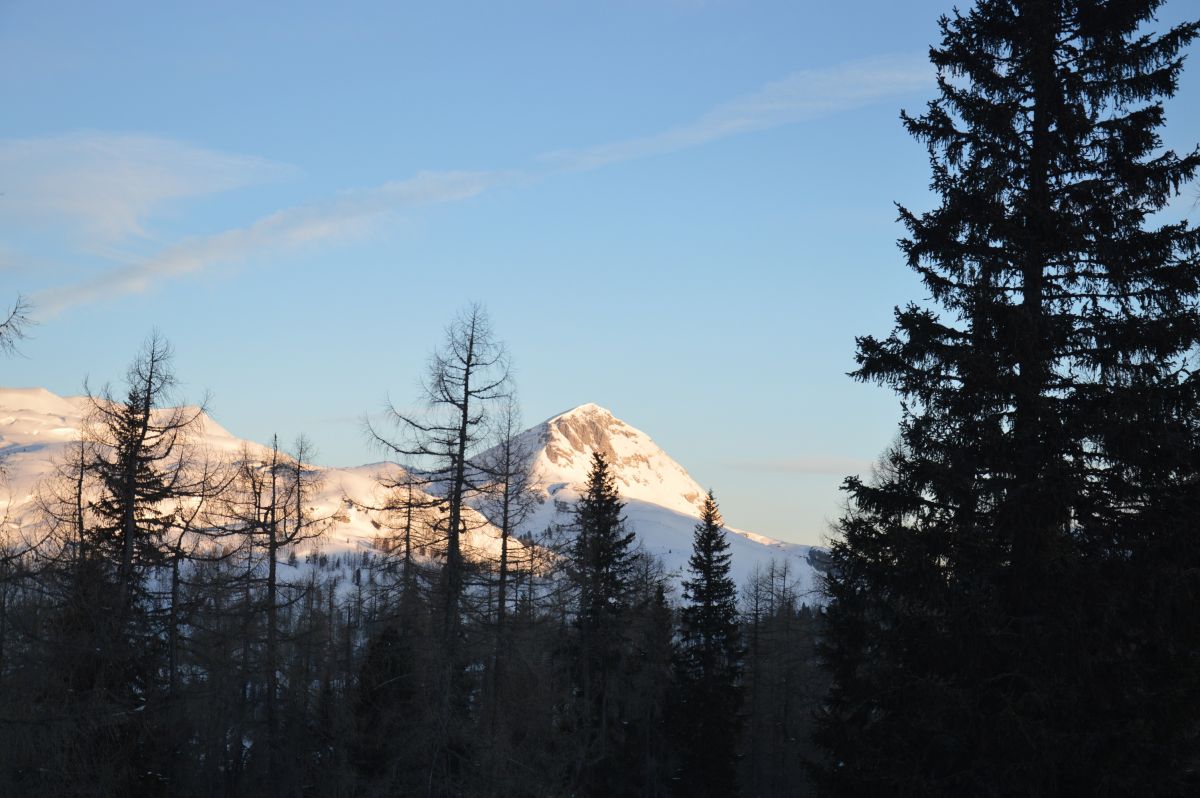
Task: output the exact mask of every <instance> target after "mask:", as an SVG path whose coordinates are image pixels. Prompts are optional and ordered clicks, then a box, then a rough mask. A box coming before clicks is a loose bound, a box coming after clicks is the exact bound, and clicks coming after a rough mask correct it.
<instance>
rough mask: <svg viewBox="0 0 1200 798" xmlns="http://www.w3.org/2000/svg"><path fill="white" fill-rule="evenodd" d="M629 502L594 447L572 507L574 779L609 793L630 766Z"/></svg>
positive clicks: (592, 791)
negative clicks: (625, 663) (623, 761)
mask: <svg viewBox="0 0 1200 798" xmlns="http://www.w3.org/2000/svg"><path fill="white" fill-rule="evenodd" d="M623 507H624V504H623V503H622V502H621V498H620V494H618V492H617V486H616V481H615V480H614V478H613V475H612V472H611V471H610V470H609V465H608V461H607V460H606V459H605V458H604V455H603V454H601V453H600V452H596V453H594V454H593V455H592V468H591V471H590V472H589V473H588V481H587V486H586V488H585V491H584V494H583V496H581V497H580V499H579V504H578V505H577V506H576V508H575V527H576V529H575V532H576V538H575V550H574V554H573V557H572V563H571V568H572V581H573V582H574V584H575V587H576V590H577V591H578V598H577V610H576V616H575V624H576V628H577V629H578V635H579V638H578V656H577V657H576V662H577V674H576V680H577V682H576V683H577V685H578V688H579V702H578V705H579V734H580V738H579V745H578V758H577V761H576V763H575V776H574V778H575V780H576V782H577V786H578V789H579V790H580V791H581V792H582V793H583V794H585V795H605V794H611V792H612V790H613V789H615V785H616V784H619V783H620V779H622V778H623V777H624V776H625V775H626V774H622V773H618V772H616V771H617V768H616V767H615V765H616V763H617V762H618V759H617V755H618V752H619V751H620V750H621V747H622V746H623V744H624V729H623V728H622V720H621V717H620V705H619V699H620V696H619V695H618V694H617V693H618V691H619V685H618V683H617V679H618V675H619V665H620V660H621V657H622V656H623V649H624V641H625V629H624V628H623V622H624V621H625V620H626V617H625V616H626V611H627V609H628V605H629V595H628V594H629V585H630V579H631V577H632V575H633V565H634V556H633V555H634V552H633V550H632V545H633V541H634V537H635V535H634V533H633V532H627V531H626V530H625V524H624V519H623V518H622V516H621V510H622V508H623Z"/></svg>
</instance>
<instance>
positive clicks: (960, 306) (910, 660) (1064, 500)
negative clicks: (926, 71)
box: [821, 0, 1200, 795]
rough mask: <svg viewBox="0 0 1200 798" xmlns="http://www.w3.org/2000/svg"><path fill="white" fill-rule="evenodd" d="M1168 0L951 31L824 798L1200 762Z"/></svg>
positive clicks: (863, 349)
mask: <svg viewBox="0 0 1200 798" xmlns="http://www.w3.org/2000/svg"><path fill="white" fill-rule="evenodd" d="M1159 5H1160V2H1158V0H1126V1H1125V2H1110V1H1108V0H980V2H979V3H978V4H977V5H976V7H975V8H973V9H972V10H970V11H969V12H967V13H963V14H960V13H958V12H955V13H954V14H953V15H952V16H950V17H944V18H943V19H942V20H941V32H942V43H941V45H940V46H939V47H935V48H933V49H932V50H931V59H932V61H933V63H934V64H935V65H936V67H937V69H938V89H939V92H938V96H937V98H936V99H934V100H933V101H932V102H931V103H930V104H929V107H928V110H927V111H926V113H925V114H923V115H921V116H919V117H910V116H907V115H905V116H904V117H903V118H904V123H905V125H906V127H907V128H908V130H909V131H910V132H911V133H912V134H913V135H914V136H915V137H917V138H918V139H920V140H922V141H923V142H925V143H926V144H927V145H928V148H929V153H930V160H931V163H932V169H933V182H932V187H933V189H934V190H935V191H936V192H937V193H938V194H939V195H940V197H941V202H940V205H939V206H938V207H936V208H935V209H934V210H932V211H929V212H927V213H924V214H921V215H917V214H914V213H911V212H909V211H907V210H904V209H901V219H902V221H903V222H904V224H905V226H906V227H907V229H908V237H907V238H906V239H904V240H903V241H902V242H901V246H902V248H903V250H904V251H905V253H906V255H907V259H908V263H909V266H910V267H911V268H913V269H915V270H916V271H917V272H918V273H919V274H920V276H921V278H922V280H923V281H924V283H925V285H926V287H927V289H928V290H929V292H930V295H931V296H932V299H933V301H934V302H935V303H936V307H920V306H917V305H908V306H907V307H905V308H903V309H898V310H897V312H896V327H895V330H894V332H893V333H892V335H891V336H890V337H889V338H887V339H886V340H882V341H881V340H876V339H874V338H871V337H864V338H860V339H859V341H858V364H859V368H858V370H857V371H856V372H855V374H854V376H855V377H856V378H858V379H860V380H866V381H874V382H879V383H882V384H885V385H888V386H890V387H892V388H894V389H895V390H896V391H897V393H898V394H899V395H900V396H901V397H902V399H903V402H904V404H903V407H904V416H903V420H902V422H901V427H900V439H899V442H898V444H897V445H896V446H895V447H894V448H893V449H892V451H890V452H889V453H888V454H887V456H886V458H885V460H884V462H883V463H882V467H881V468H880V469H879V473H878V474H877V476H876V479H875V480H874V481H872V482H870V483H868V482H864V481H860V480H858V479H850V480H848V481H847V485H846V487H847V490H848V492H849V495H850V509H849V512H848V513H847V515H846V517H845V518H844V519H843V520H842V522H841V534H842V539H841V540H840V541H839V542H838V543H836V544H835V545H834V547H833V552H832V570H831V573H830V578H829V580H828V593H829V597H830V599H831V602H832V603H831V605H830V608H829V613H828V620H829V628H828V636H827V646H826V650H825V656H826V662H827V665H828V667H829V668H830V671H831V674H832V676H833V678H834V688H833V691H832V693H831V696H830V699H829V701H828V704H827V706H828V712H827V714H826V716H825V718H824V723H823V728H822V732H821V739H822V741H823V742H824V744H825V746H826V747H827V748H828V750H829V752H830V754H831V757H830V762H831V766H830V768H829V769H828V770H827V771H826V772H825V773H824V779H825V785H826V787H827V788H828V789H829V792H830V793H831V794H855V795H861V794H867V793H869V794H882V793H906V794H923V795H939V794H954V795H964V794H972V795H977V794H1042V795H1045V794H1134V793H1137V794H1179V793H1185V792H1188V791H1194V790H1196V789H1197V784H1196V779H1197V773H1198V772H1200V771H1198V769H1197V764H1198V760H1197V751H1200V709H1198V707H1200V680H1198V674H1200V624H1198V623H1197V621H1196V617H1195V612H1194V607H1195V602H1196V597H1197V595H1198V583H1197V577H1196V576H1195V574H1196V573H1198V572H1200V571H1197V566H1200V543H1198V542H1197V539H1196V537H1195V530H1196V529H1198V528H1200V503H1198V502H1197V498H1196V495H1197V494H1196V484H1197V480H1198V479H1200V423H1198V420H1200V417H1198V408H1200V378H1198V377H1197V376H1196V375H1195V374H1194V373H1193V367H1194V360H1195V355H1196V352H1197V345H1198V343H1200V313H1198V312H1197V291H1198V288H1200V258H1198V257H1197V255H1198V250H1200V233H1198V232H1197V230H1196V229H1194V228H1192V227H1190V226H1189V225H1187V224H1186V223H1184V222H1177V223H1172V222H1169V221H1168V222H1165V223H1164V222H1160V221H1159V219H1160V218H1161V217H1157V216H1155V214H1158V213H1159V212H1161V211H1163V209H1164V208H1165V206H1166V203H1167V202H1168V200H1169V199H1170V198H1171V197H1172V196H1174V195H1175V194H1176V193H1178V191H1179V189H1180V187H1181V185H1183V184H1184V183H1186V182H1187V181H1189V180H1191V179H1192V178H1193V176H1194V175H1195V173H1196V171H1197V169H1198V168H1200V152H1197V151H1192V152H1190V153H1187V154H1185V155H1182V156H1180V155H1176V154H1175V153H1174V152H1170V151H1163V149H1162V146H1161V142H1160V139H1159V136H1158V134H1157V132H1156V129H1157V128H1158V127H1159V126H1160V125H1161V124H1162V122H1163V120H1164V111H1163V106H1162V99H1163V98H1166V97H1169V96H1171V95H1172V94H1173V93H1174V91H1175V89H1176V83H1177V79H1178V76H1179V72H1180V69H1181V67H1182V61H1183V58H1182V55H1181V53H1182V51H1183V49H1184V48H1185V47H1186V46H1187V45H1188V43H1189V42H1190V41H1191V40H1192V39H1193V38H1194V37H1195V35H1196V33H1197V30H1198V27H1197V24H1196V23H1190V24H1185V25H1180V26H1177V27H1174V28H1172V29H1170V30H1167V31H1165V32H1155V31H1153V30H1152V29H1151V27H1152V25H1153V23H1154V12H1155V10H1156V9H1157V8H1158V7H1159Z"/></svg>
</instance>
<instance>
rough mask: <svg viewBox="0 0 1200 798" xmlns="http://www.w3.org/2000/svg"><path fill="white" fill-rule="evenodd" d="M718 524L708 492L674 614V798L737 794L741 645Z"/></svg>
mask: <svg viewBox="0 0 1200 798" xmlns="http://www.w3.org/2000/svg"><path fill="white" fill-rule="evenodd" d="M724 525H725V522H724V520H723V519H722V518H721V513H720V511H719V510H718V509H717V502H716V499H715V498H714V497H713V494H712V491H709V493H708V496H707V497H706V498H705V500H704V509H703V512H702V514H701V517H700V523H698V524H696V530H695V533H694V536H693V540H692V556H691V557H690V558H689V559H688V571H689V572H690V574H691V578H690V579H685V580H684V582H683V600H684V603H683V607H682V609H681V610H680V634H679V636H680V641H679V656H678V662H677V666H676V671H677V674H678V681H679V696H680V702H679V704H680V706H679V715H678V719H677V721H676V728H677V733H676V736H677V738H678V739H679V745H680V754H681V758H680V759H681V761H680V771H679V778H678V780H677V785H678V787H679V793H680V794H681V795H695V796H702V795H713V796H718V795H735V794H736V793H737V775H736V763H737V755H736V754H737V737H738V730H739V726H740V724H739V720H738V712H739V710H740V708H741V671H742V645H741V634H740V632H739V628H738V611H737V585H736V583H734V581H733V578H732V577H731V576H730V575H729V570H730V567H731V564H732V555H731V554H730V553H729V541H728V540H726V539H725V530H724Z"/></svg>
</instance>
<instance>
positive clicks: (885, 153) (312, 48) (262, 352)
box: [0, 0, 1200, 543]
mask: <svg viewBox="0 0 1200 798" xmlns="http://www.w3.org/2000/svg"><path fill="white" fill-rule="evenodd" d="M1187 5H1188V3H1185V2H1180V0H1175V1H1174V2H1170V3H1168V4H1167V6H1166V7H1165V8H1164V10H1163V11H1162V13H1161V14H1160V20H1161V22H1162V23H1163V24H1164V25H1165V24H1169V23H1172V22H1176V21H1179V20H1180V19H1182V15H1183V14H1184V13H1185V11H1186V10H1187V9H1186V8H1185V6H1187ZM949 9H950V3H948V2H925V1H924V0H910V1H909V2H904V3H895V2H890V1H889V0H871V1H870V2H865V1H864V2H855V1H853V0H845V1H844V2H839V3H828V2H807V1H802V0H786V1H785V2H755V1H754V0H745V1H744V2H735V0H606V1H601V0H591V1H590V2H584V1H583V0H576V1H575V2H571V1H569V0H543V1H542V2H528V1H526V0H512V1H511V2H505V3H496V2H491V1H481V2H459V1H458V0H441V1H440V2H437V3H411V2H395V0H392V2H378V3H376V2H345V3H338V4H333V3H306V2H290V3H265V2H264V3H245V2H229V3H227V2H221V1H220V0H215V1H213V2H205V3H188V4H184V3H161V2H147V3H126V2H118V1H114V2H109V3H93V2H87V3H59V2H53V0H37V1H36V2H21V1H14V0H0V97H2V98H3V104H4V113H3V114H2V115H0V277H2V278H3V282H2V284H0V287H2V288H3V295H2V296H0V299H2V300H3V301H4V302H10V301H11V298H12V297H15V296H16V295H18V294H21V295H24V296H26V297H28V298H30V299H31V301H32V302H33V304H34V311H33V315H34V318H35V319H36V321H37V326H36V327H34V328H33V329H32V330H31V332H32V336H31V338H30V339H29V340H27V341H25V342H23V343H22V345H21V353H20V354H19V355H18V356H17V357H15V358H10V359H8V360H6V361H4V362H3V363H2V364H0V367H3V368H4V369H5V374H4V376H3V378H0V383H3V384H4V385H8V386H34V385H36V386H43V387H45V388H48V389H49V390H51V391H54V392H55V393H58V394H63V395H71V394H78V393H81V392H82V390H83V386H84V381H85V379H86V380H87V381H88V383H89V384H90V385H92V386H93V387H95V386H99V385H102V384H104V383H106V382H110V381H111V382H113V383H114V384H119V382H120V379H121V377H122V375H123V373H124V371H125V368H126V366H127V365H128V363H129V362H130V361H131V360H132V359H133V357H134V356H135V355H136V353H137V350H138V348H139V345H140V344H141V342H142V341H143V339H144V338H145V337H146V336H147V335H148V334H149V332H150V331H151V330H153V329H157V330H159V331H160V332H161V333H162V335H163V336H164V337H166V338H167V339H168V340H169V341H170V342H171V344H172V345H173V347H174V349H175V353H176V356H175V370H176V373H177V376H178V377H179V379H180V381H181V387H180V391H179V393H180V398H181V399H184V400H188V401H196V400H198V399H200V398H202V397H203V396H205V395H208V396H209V397H210V398H209V407H210V410H211V412H212V414H213V416H214V417H215V418H216V419H217V420H218V421H219V422H220V423H221V424H222V425H224V426H225V427H226V428H227V429H229V430H230V431H231V432H233V433H234V434H236V435H238V436H240V437H243V438H249V439H252V440H258V441H269V440H270V438H271V436H272V435H275V434H278V435H279V436H280V438H281V439H282V440H290V439H292V438H294V437H295V436H296V435H298V434H301V433H303V434H305V435H306V436H308V437H309V438H310V439H311V440H312V441H313V442H314V443H315V445H316V447H317V450H318V458H317V459H318V461H319V462H323V463H325V464H328V465H356V464H361V463H366V462H372V461H376V460H379V459H382V457H383V453H381V452H380V451H378V450H377V449H374V448H372V447H371V446H370V444H369V443H368V441H367V439H366V437H365V436H364V434H363V431H362V427H363V418H364V416H365V415H366V414H378V413H379V412H380V411H381V409H382V408H383V406H384V405H385V403H386V402H387V401H388V400H389V399H390V400H391V401H392V402H394V403H396V404H398V405H401V406H404V405H406V404H411V403H413V402H415V401H416V400H417V399H418V396H419V388H418V386H419V382H420V379H421V377H422V375H423V372H424V369H425V367H426V364H427V362H428V358H429V355H430V353H431V352H432V351H433V350H434V349H435V348H436V347H437V346H438V344H439V343H440V341H441V340H442V338H443V331H444V328H445V327H446V325H447V324H448V323H449V322H450V321H451V320H452V319H453V317H454V316H455V314H456V313H457V312H459V311H460V310H461V309H462V308H463V307H464V306H466V305H467V304H468V303H471V302H479V303H482V304H483V305H484V306H485V307H486V308H487V310H488V312H489V314H490V316H491V319H492V323H493V326H494V328H495V332H496V334H497V336H498V337H499V338H500V339H502V340H503V341H504V342H505V344H506V345H507V347H508V349H509V351H510V352H511V355H512V359H513V363H514V366H515V376H516V384H517V387H518V390H519V396H520V399H521V403H522V407H523V413H524V418H525V420H526V422H527V423H528V424H530V425H532V424H534V423H537V422H538V421H541V420H543V419H545V418H548V417H550V416H552V415H555V414H557V413H558V412H561V411H563V410H566V409H568V408H571V407H573V406H576V405H579V404H583V403H585V402H595V403H598V404H601V405H603V406H605V407H607V408H609V409H610V410H612V412H613V413H614V414H615V415H616V416H618V417H619V418H621V419H623V420H624V421H626V422H628V423H630V424H632V425H634V426H636V427H638V428H640V429H642V430H644V431H645V432H647V433H649V434H650V435H651V436H652V437H653V438H654V439H655V441H656V442H657V443H658V444H659V445H660V446H662V447H663V448H664V449H665V450H666V451H667V452H668V454H670V455H671V456H672V457H673V458H674V459H676V460H677V461H679V462H680V463H681V464H682V465H683V466H684V467H685V468H686V469H688V470H689V471H690V472H691V474H692V475H693V476H694V477H695V478H696V479H697V480H698V481H699V482H700V483H701V484H703V485H704V486H706V487H710V488H712V489H713V490H714V491H715V492H716V496H717V499H718V501H719V502H720V503H721V506H722V510H723V512H724V515H725V517H726V520H727V521H728V523H730V524H731V525H733V526H736V527H740V528H743V529H749V530H752V531H755V532H758V533H760V534H764V535H769V536H772V537H776V538H779V539H783V540H788V541H793V542H800V543H820V542H822V541H823V540H824V539H825V537H826V535H827V534H829V532H830V523H831V522H832V521H834V520H835V519H836V518H837V516H838V515H839V513H840V510H841V506H842V496H841V493H840V491H839V485H840V484H841V481H842V479H843V478H844V477H845V476H846V475H847V474H854V473H859V472H865V471H866V470H868V469H869V468H870V464H871V463H872V462H873V461H874V459H875V458H876V457H877V456H878V454H879V453H880V452H881V451H882V450H883V449H884V448H885V447H886V446H887V445H888V444H889V442H890V441H891V440H892V439H893V437H894V435H895V431H896V424H897V421H898V419H899V404H898V401H897V399H896V398H895V396H893V395H892V394H891V393H890V392H889V391H887V390H886V389H884V388H881V387H878V386H874V385H863V384H859V383H856V382H854V381H853V380H851V379H850V378H848V377H847V376H846V374H847V372H849V371H851V370H852V369H853V367H854V359H853V358H854V341H855V337H856V336H859V335H865V334H872V335H886V334H887V332H888V331H889V330H890V327H891V321H892V309H893V307H894V306H896V305H898V304H904V303H906V302H908V301H910V300H916V301H920V300H921V299H922V298H923V296H924V293H923V291H922V288H921V286H920V285H919V283H918V281H917V279H916V278H915V276H914V275H913V274H911V273H910V272H909V271H908V270H907V269H906V268H905V266H904V264H903V262H902V258H901V256H900V254H899V252H898V250H897V249H896V244H895V242H896V239H897V238H898V237H899V236H900V235H901V233H902V230H901V228H900V226H899V225H898V223H897V222H896V213H897V212H896V207H895V203H897V202H899V203H901V204H903V205H905V206H907V207H910V208H912V209H914V210H917V211H919V210H924V209H927V208H929V207H931V205H932V204H933V202H934V198H933V197H932V195H931V194H930V193H929V191H928V189H927V184H928V182H929V169H928V162H927V157H926V154H925V151H924V148H923V146H922V145H920V144H919V143H917V142H915V141H913V140H911V139H910V138H909V137H908V136H907V134H905V133H904V131H903V129H902V128H901V125H900V122H899V112H900V110H901V109H902V108H903V109H908V110H910V111H913V112H919V111H920V110H921V109H922V108H923V106H924V103H925V102H926V101H927V100H928V99H930V98H931V97H932V96H933V90H934V71H933V68H932V67H931V66H930V65H929V64H928V61H927V53H928V48H929V46H930V45H931V44H934V43H936V41H937V24H936V20H937V18H938V16H939V15H940V14H942V13H945V12H947V11H949ZM1163 136H1164V140H1165V142H1166V144H1167V145H1168V146H1173V147H1176V148H1177V149H1189V148H1190V147H1191V146H1193V145H1194V144H1195V141H1196V139H1197V138H1200V67H1195V68H1193V70H1192V71H1191V72H1187V71H1185V74H1184V77H1183V80H1182V85H1181V88H1180V92H1179V94H1178V96H1177V97H1176V99H1175V100H1174V101H1172V102H1171V103H1170V104H1169V105H1168V126H1167V128H1166V129H1165V130H1164V133H1163ZM1189 136H1190V137H1191V138H1189ZM1189 190H1190V189H1189ZM1194 199H1195V192H1194V191H1193V192H1192V194H1191V195H1190V196H1185V197H1183V198H1181V199H1180V201H1179V202H1178V203H1176V204H1175V205H1174V206H1172V210H1175V211H1178V213H1180V214H1182V215H1185V216H1189V217H1190V218H1192V219H1193V220H1197V219H1198V218H1200V214H1198V213H1197V207H1196V203H1195V201H1194Z"/></svg>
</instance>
